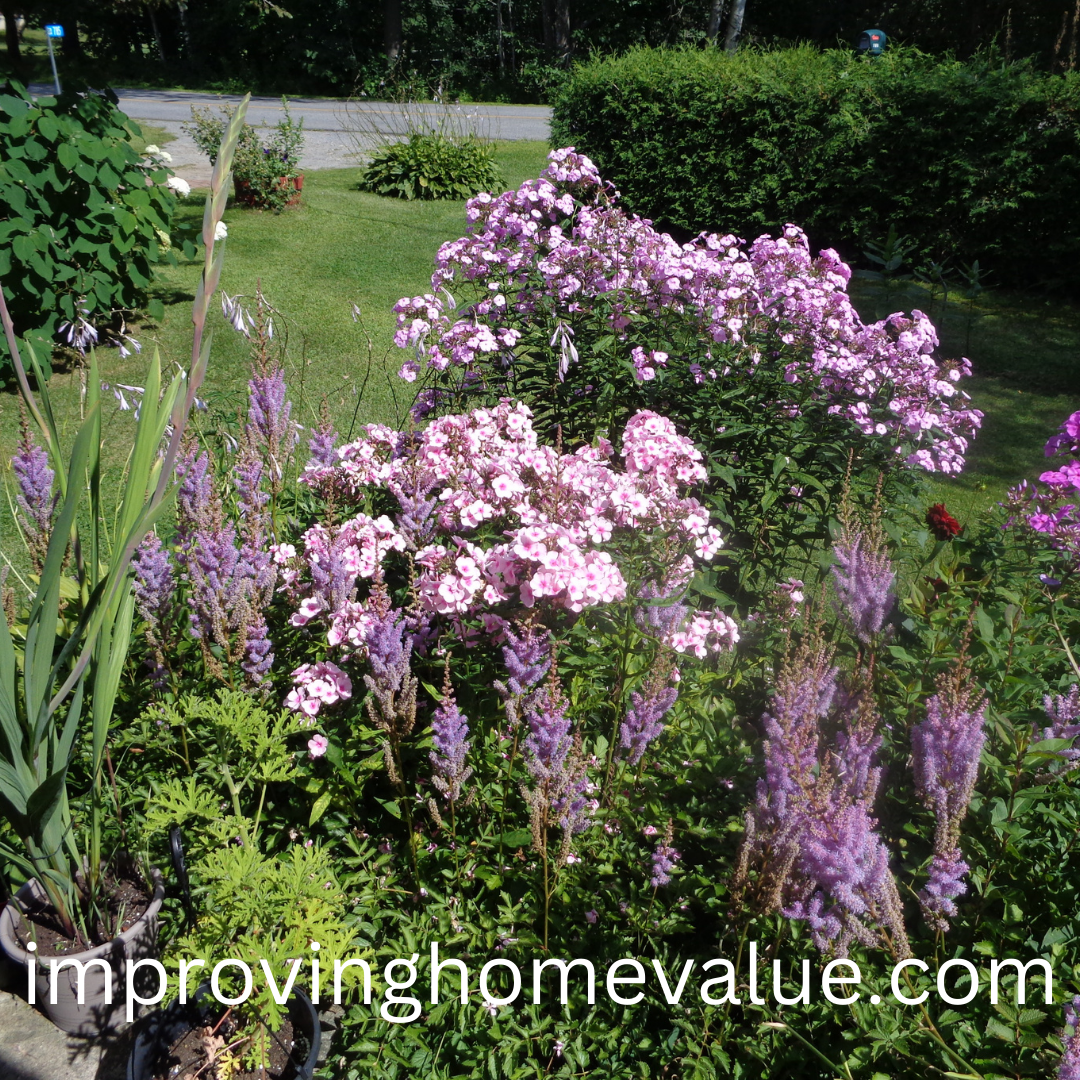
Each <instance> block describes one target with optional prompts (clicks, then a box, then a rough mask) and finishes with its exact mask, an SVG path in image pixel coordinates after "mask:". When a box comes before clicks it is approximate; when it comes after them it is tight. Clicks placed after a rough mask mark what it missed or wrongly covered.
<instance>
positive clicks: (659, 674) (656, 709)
mask: <svg viewBox="0 0 1080 1080" xmlns="http://www.w3.org/2000/svg"><path fill="white" fill-rule="evenodd" d="M670 679H671V669H670V665H667V664H664V665H660V666H658V667H657V668H656V669H654V670H653V671H652V672H650V674H649V677H648V679H646V681H645V685H644V686H643V687H642V690H641V693H638V691H636V690H634V691H632V692H631V694H630V707H629V708H628V709H627V710H626V719H624V720H623V722H622V724H621V725H620V726H619V746H620V747H621V748H622V749H623V750H625V751H626V760H627V762H628V763H629V764H630V765H631V766H633V765H637V764H638V762H640V761H641V758H642V756H643V755H644V753H645V749H646V747H648V745H649V743H651V742H652V741H653V740H654V739H656V738H657V737H658V736H659V735H660V733H661V732H662V731H663V730H664V717H665V716H666V715H667V714H668V712H669V711H670V710H671V707H672V706H673V705H674V704H675V700H676V699H677V698H678V696H679V691H678V688H677V687H675V686H671V685H670V682H669V680H670Z"/></svg>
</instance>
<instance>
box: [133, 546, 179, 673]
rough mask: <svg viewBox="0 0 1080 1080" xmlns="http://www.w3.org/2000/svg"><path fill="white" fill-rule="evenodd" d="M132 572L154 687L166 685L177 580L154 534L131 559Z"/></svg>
mask: <svg viewBox="0 0 1080 1080" xmlns="http://www.w3.org/2000/svg"><path fill="white" fill-rule="evenodd" d="M131 566H132V569H133V570H134V572H135V581H134V585H133V590H134V593H135V605H136V607H137V608H138V609H139V614H140V615H141V616H142V618H143V621H144V622H145V623H146V640H147V643H148V644H149V646H150V651H151V655H150V656H149V657H147V661H146V662H147V664H148V666H149V667H150V670H151V671H152V673H153V681H154V686H155V687H157V689H159V690H160V689H162V688H164V687H165V685H166V683H167V678H168V672H169V665H168V660H167V650H168V646H169V645H170V644H171V636H172V635H171V631H172V622H173V618H174V616H175V613H176V579H175V575H174V574H173V567H172V562H171V560H170V559H169V552H168V549H167V548H166V547H165V546H164V545H163V544H162V542H161V538H160V537H159V536H158V535H157V533H147V535H146V537H145V538H144V539H143V542H142V543H141V544H140V545H139V547H138V550H137V551H136V552H135V555H134V557H133V558H132V560H131Z"/></svg>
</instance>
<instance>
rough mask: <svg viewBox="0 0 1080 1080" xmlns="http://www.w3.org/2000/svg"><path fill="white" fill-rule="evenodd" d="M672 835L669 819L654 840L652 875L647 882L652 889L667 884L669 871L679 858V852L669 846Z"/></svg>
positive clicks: (669, 875)
mask: <svg viewBox="0 0 1080 1080" xmlns="http://www.w3.org/2000/svg"><path fill="white" fill-rule="evenodd" d="M673 837H674V831H673V829H672V823H671V822H670V821H669V822H668V825H667V829H666V830H665V832H664V835H663V836H662V837H661V838H660V839H659V840H658V841H657V842H656V847H655V848H654V849H653V853H652V856H651V858H652V875H651V876H650V878H649V884H650V885H651V886H652V887H653V888H654V889H659V888H660V887H661V886H662V885H667V884H668V883H669V882H670V881H671V871H672V870H674V869H675V863H676V862H678V860H679V859H680V858H681V856H680V855H679V853H678V852H677V851H676V850H675V849H674V848H673V847H672V846H671V841H672V839H673Z"/></svg>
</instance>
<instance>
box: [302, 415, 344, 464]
mask: <svg viewBox="0 0 1080 1080" xmlns="http://www.w3.org/2000/svg"><path fill="white" fill-rule="evenodd" d="M337 440H338V434H337V432H336V431H335V430H334V425H333V424H332V423H330V421H329V420H328V419H324V420H323V421H322V422H321V423H320V424H319V426H318V427H317V428H316V429H315V434H314V435H312V436H311V438H310V439H308V452H309V453H310V454H311V458H310V460H309V461H308V464H307V467H308V468H309V469H311V468H329V467H330V466H332V465H336V464H337V452H336V450H335V447H336V446H337Z"/></svg>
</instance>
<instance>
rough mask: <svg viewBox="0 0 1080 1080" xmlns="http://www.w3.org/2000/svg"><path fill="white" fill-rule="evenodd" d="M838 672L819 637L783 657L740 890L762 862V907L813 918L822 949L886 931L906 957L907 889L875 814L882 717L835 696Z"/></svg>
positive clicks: (856, 699) (863, 700) (859, 701)
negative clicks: (903, 894) (899, 884)
mask: <svg viewBox="0 0 1080 1080" xmlns="http://www.w3.org/2000/svg"><path fill="white" fill-rule="evenodd" d="M836 675H837V672H836V669H835V668H834V667H833V666H832V655H831V653H830V652H829V651H828V650H827V649H826V648H824V646H822V645H821V643H820V642H819V641H814V640H810V641H808V642H804V643H803V644H802V645H801V646H800V647H799V648H798V649H797V650H795V651H794V652H793V653H790V654H789V655H788V656H786V657H785V658H784V661H783V663H782V664H781V667H780V670H779V672H778V676H777V685H776V693H775V695H774V696H773V699H772V703H771V706H770V711H769V712H768V713H766V714H765V716H764V727H765V735H766V740H765V776H764V778H763V779H761V780H759V781H758V788H757V796H756V798H755V801H754V804H753V805H752V806H751V808H750V810H749V811H748V812H747V815H746V835H745V837H744V840H743V845H742V849H741V850H740V853H739V864H738V868H737V871H736V876H735V887H736V891H737V892H740V893H741V892H742V891H743V890H744V889H745V888H746V887H747V885H748V883H749V874H750V870H751V869H752V868H756V869H757V870H758V872H759V874H758V881H757V884H758V893H759V903H760V906H761V907H762V908H763V909H764V910H766V911H774V910H779V911H780V912H782V913H783V914H784V915H785V916H787V917H788V918H792V919H800V920H804V921H805V922H807V924H808V925H809V927H810V931H811V938H812V940H813V942H814V944H815V945H816V946H817V948H819V949H820V950H821V951H822V952H832V953H835V954H836V955H840V956H842V955H845V954H846V952H847V950H848V948H849V946H850V943H851V942H852V941H853V940H856V941H860V942H862V943H864V944H866V945H874V944H879V943H880V942H881V939H882V936H885V937H886V938H887V939H888V940H889V941H890V942H891V944H892V946H893V947H894V948H895V949H896V950H897V951H898V954H901V955H907V952H908V940H907V933H906V930H905V928H904V923H903V912H902V907H901V903H900V897H899V893H898V891H897V888H896V882H895V880H894V878H893V875H892V872H891V870H890V869H889V855H888V851H887V849H886V847H885V844H884V842H883V841H882V839H881V837H880V835H879V834H878V832H877V821H876V820H875V818H874V816H873V806H874V801H875V799H876V796H877V789H878V784H879V782H880V779H881V770H880V768H879V767H878V766H877V765H876V764H875V760H874V758H875V754H876V752H877V750H878V747H879V745H880V742H881V738H880V735H879V734H878V732H877V724H878V718H877V715H876V713H875V712H874V710H873V707H872V702H871V700H870V698H869V697H868V695H862V694H846V693H845V694H838V691H837V682H836ZM834 702H835V703H837V704H836V707H835V708H834ZM837 712H839V714H840V716H839V719H837V718H836V716H835V714H836V713H837ZM826 721H828V722H829V723H828V726H826ZM830 732H831V734H830Z"/></svg>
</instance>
